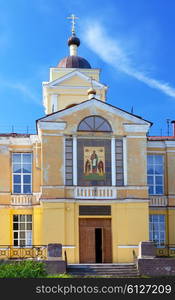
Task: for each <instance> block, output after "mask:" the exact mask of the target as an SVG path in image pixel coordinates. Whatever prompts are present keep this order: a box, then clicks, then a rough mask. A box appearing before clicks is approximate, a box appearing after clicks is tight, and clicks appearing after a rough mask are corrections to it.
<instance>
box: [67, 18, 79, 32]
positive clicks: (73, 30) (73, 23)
mask: <svg viewBox="0 0 175 300" xmlns="http://www.w3.org/2000/svg"><path fill="white" fill-rule="evenodd" d="M67 19H71V23H72V34H73V35H75V20H76V19H79V18H78V17H76V16H75V15H74V14H72V15H71V16H70V17H67Z"/></svg>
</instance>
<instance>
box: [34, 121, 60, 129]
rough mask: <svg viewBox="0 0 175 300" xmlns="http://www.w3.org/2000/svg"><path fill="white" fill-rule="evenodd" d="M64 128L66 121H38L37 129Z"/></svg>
mask: <svg viewBox="0 0 175 300" xmlns="http://www.w3.org/2000/svg"><path fill="white" fill-rule="evenodd" d="M65 128H66V122H63V121H62V122H48V121H46V122H44V121H39V122H38V129H40V130H41V129H43V130H64V129H65Z"/></svg>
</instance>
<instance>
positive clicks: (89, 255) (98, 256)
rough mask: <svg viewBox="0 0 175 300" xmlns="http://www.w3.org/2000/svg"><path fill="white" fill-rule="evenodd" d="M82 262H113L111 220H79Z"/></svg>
mask: <svg viewBox="0 0 175 300" xmlns="http://www.w3.org/2000/svg"><path fill="white" fill-rule="evenodd" d="M79 245H80V263H111V262H112V245H111V220H110V219H95V218H90V219H88V218H85V219H84V218H83V219H80V220H79Z"/></svg>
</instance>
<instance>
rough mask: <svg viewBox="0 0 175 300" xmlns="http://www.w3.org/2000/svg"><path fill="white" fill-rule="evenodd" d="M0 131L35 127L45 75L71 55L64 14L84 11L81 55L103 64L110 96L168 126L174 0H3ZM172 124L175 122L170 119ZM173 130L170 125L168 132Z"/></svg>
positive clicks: (174, 68)
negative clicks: (103, 0)
mask: <svg viewBox="0 0 175 300" xmlns="http://www.w3.org/2000/svg"><path fill="white" fill-rule="evenodd" d="M0 6H1V9H0V101H1V110H0V132H1V133H2V132H7V131H11V130H12V126H13V128H14V131H18V132H24V133H25V132H26V130H27V126H28V132H34V130H35V120H36V119H38V118H40V117H42V116H43V115H44V110H43V106H42V81H47V80H48V77H49V68H50V67H54V66H56V65H57V63H58V62H59V60H61V58H63V57H64V56H66V55H68V53H69V49H68V47H67V38H68V37H69V36H70V28H71V25H70V22H69V21H68V20H67V19H66V17H67V16H69V15H70V14H72V13H74V14H75V15H77V16H78V17H79V20H78V24H77V26H76V32H77V36H79V37H80V39H81V46H80V47H79V55H80V56H82V57H84V58H86V59H87V60H88V61H89V62H90V64H91V66H92V67H94V68H100V69H101V70H102V72H101V82H103V83H104V84H106V85H108V86H109V89H108V94H107V101H108V103H110V104H112V105H115V106H117V107H120V108H122V109H125V110H127V111H129V112H130V111H131V109H132V107H133V111H134V113H135V114H137V115H140V116H141V117H143V118H145V119H147V120H150V121H151V122H153V123H154V125H153V127H152V129H151V131H150V134H152V135H160V134H161V132H162V134H163V135H166V134H167V122H166V120H167V119H170V120H174V119H175V55H174V53H175V36H174V31H175V18H174V14H175V1H174V0H167V1H163V0H154V1H152V0H108V1H105V2H102V1H98V0H81V1H80V0H74V1H73V0H70V1H69V0H68V1H65V0H49V1H48V0H35V1H34V0H30V1H27V0H6V1H4V0H0ZM170 128H171V126H170ZM170 133H171V132H170Z"/></svg>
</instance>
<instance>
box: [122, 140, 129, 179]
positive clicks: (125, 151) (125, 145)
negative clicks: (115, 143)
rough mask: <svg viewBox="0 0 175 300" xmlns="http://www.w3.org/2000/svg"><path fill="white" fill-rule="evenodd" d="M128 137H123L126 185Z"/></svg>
mask: <svg viewBox="0 0 175 300" xmlns="http://www.w3.org/2000/svg"><path fill="white" fill-rule="evenodd" d="M127 173H128V172H127V138H126V137H124V138H123V177H124V185H127V182H128V178H127V177H128V176H127Z"/></svg>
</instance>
